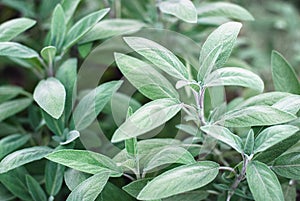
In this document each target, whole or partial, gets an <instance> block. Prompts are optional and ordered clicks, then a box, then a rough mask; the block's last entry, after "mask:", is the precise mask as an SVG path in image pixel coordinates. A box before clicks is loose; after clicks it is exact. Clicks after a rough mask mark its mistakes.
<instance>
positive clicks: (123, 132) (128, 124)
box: [111, 98, 182, 143]
mask: <svg viewBox="0 0 300 201" xmlns="http://www.w3.org/2000/svg"><path fill="white" fill-rule="evenodd" d="M181 108H182V104H181V103H180V102H179V101H178V100H176V99H168V98H165V99H157V100H154V101H151V102H149V103H147V104H145V105H144V106H142V107H141V108H140V109H138V110H137V111H136V112H135V113H134V114H133V115H132V116H131V117H129V118H128V119H127V120H126V121H125V122H124V123H123V124H122V125H121V126H120V127H119V128H118V129H117V130H116V131H115V133H114V135H113V137H112V139H111V141H112V142H113V143H115V142H120V141H122V140H126V139H130V138H133V137H137V136H139V135H142V134H144V133H146V132H148V131H150V130H152V129H154V128H157V127H158V126H160V125H162V124H164V123H165V122H167V121H169V120H170V119H171V118H172V117H173V116H175V115H176V114H177V113H178V112H179V111H180V110H181Z"/></svg>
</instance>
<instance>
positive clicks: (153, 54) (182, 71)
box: [124, 37, 189, 80]
mask: <svg viewBox="0 0 300 201" xmlns="http://www.w3.org/2000/svg"><path fill="white" fill-rule="evenodd" d="M124 40H125V42H126V43H127V44H128V45H129V46H130V47H131V48H132V49H133V50H134V51H136V52H137V53H138V54H140V55H142V56H143V57H145V58H146V59H147V60H148V61H150V62H151V63H153V64H154V65H156V66H157V67H158V68H160V69H161V70H163V71H165V72H166V73H168V74H169V75H171V76H173V77H175V78H178V79H180V80H188V78H189V75H188V72H187V69H186V67H185V66H184V65H183V64H182V63H181V61H180V60H179V59H178V58H177V57H176V56H175V55H174V54H173V53H172V52H171V51H170V50H168V49H166V48H165V47H163V46H161V45H159V44H157V43H155V42H153V41H151V40H148V39H146V38H140V37H125V38H124Z"/></svg>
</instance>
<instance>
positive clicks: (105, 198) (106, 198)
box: [97, 182, 135, 201]
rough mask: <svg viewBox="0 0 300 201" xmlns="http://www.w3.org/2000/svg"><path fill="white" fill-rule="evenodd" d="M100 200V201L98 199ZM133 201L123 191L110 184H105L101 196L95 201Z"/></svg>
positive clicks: (133, 200)
mask: <svg viewBox="0 0 300 201" xmlns="http://www.w3.org/2000/svg"><path fill="white" fill-rule="evenodd" d="M99 198H100V199H99ZM116 200H122V201H135V199H134V198H133V197H131V196H130V195H129V194H127V193H126V192H125V191H123V190H122V189H120V188H119V187H117V186H116V185H114V184H112V183H111V182H107V184H106V185H105V187H104V189H103V190H102V192H101V194H100V195H99V196H98V199H97V201H116Z"/></svg>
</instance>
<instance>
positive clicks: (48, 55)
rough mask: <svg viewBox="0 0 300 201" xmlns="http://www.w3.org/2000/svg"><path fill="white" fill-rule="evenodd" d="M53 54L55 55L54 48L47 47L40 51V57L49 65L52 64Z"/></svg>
mask: <svg viewBox="0 0 300 201" xmlns="http://www.w3.org/2000/svg"><path fill="white" fill-rule="evenodd" d="M55 54H56V48H55V47H53V46H47V47H44V48H43V49H42V50H41V56H42V57H43V59H45V60H46V61H47V62H49V63H52V62H53V60H54V57H55Z"/></svg>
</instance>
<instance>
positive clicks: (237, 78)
mask: <svg viewBox="0 0 300 201" xmlns="http://www.w3.org/2000/svg"><path fill="white" fill-rule="evenodd" d="M204 84H205V86H206V87H213V86H242V87H248V88H251V89H254V90H256V91H258V92H260V93H261V92H263V90H264V82H263V81H262V79H261V78H260V77H259V76H258V75H256V74H254V73H252V72H251V71H249V70H245V69H242V68H235V67H226V68H221V69H218V70H216V71H214V72H212V73H211V74H210V75H209V76H208V77H207V78H206V79H205V81H204Z"/></svg>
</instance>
